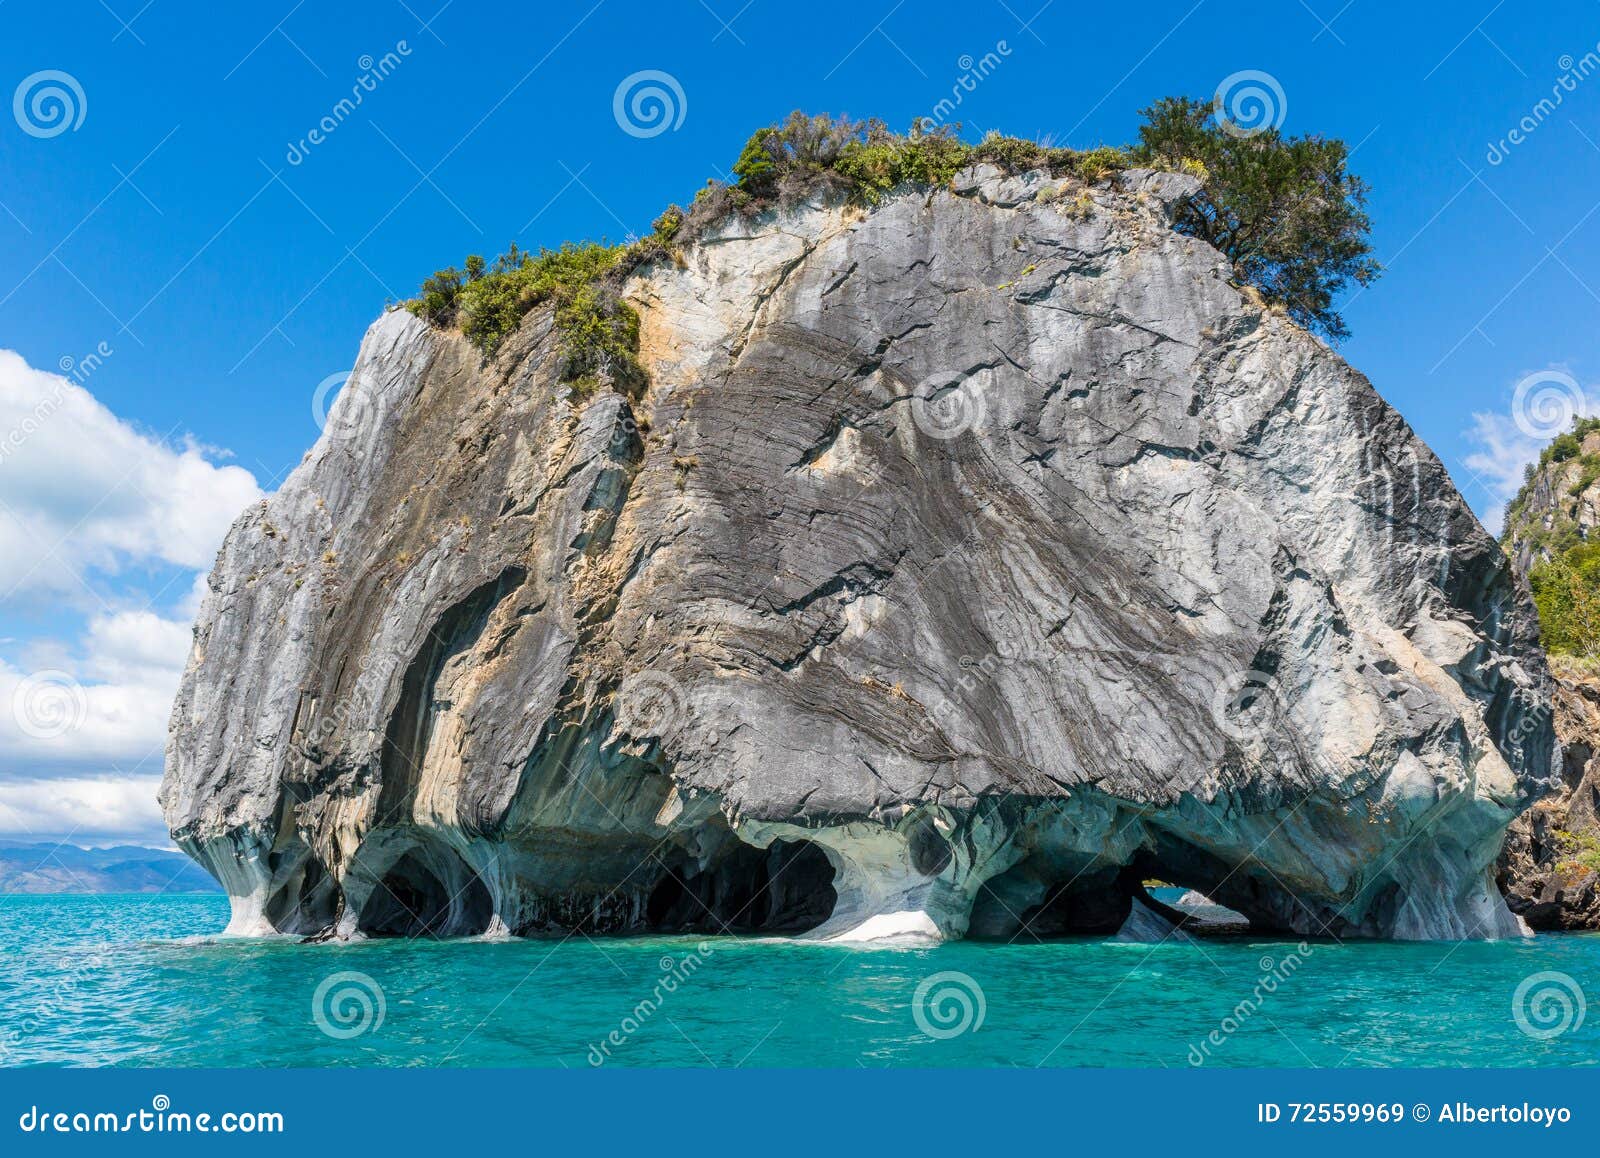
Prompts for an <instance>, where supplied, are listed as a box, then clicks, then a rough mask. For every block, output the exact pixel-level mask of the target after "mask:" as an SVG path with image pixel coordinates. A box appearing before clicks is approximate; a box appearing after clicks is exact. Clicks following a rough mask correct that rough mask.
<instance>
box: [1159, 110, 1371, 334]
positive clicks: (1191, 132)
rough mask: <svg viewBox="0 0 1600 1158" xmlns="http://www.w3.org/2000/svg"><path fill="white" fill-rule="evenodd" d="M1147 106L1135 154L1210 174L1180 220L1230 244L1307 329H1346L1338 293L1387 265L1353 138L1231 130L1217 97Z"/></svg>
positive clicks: (1241, 267) (1248, 271) (1260, 285)
mask: <svg viewBox="0 0 1600 1158" xmlns="http://www.w3.org/2000/svg"><path fill="white" fill-rule="evenodd" d="M1140 115H1141V116H1143V117H1144V124H1143V125H1141V126H1140V128H1139V143H1138V144H1137V145H1135V146H1133V148H1132V149H1130V150H1129V154H1130V156H1131V157H1132V159H1133V160H1134V161H1135V162H1136V163H1138V164H1140V165H1147V166H1151V167H1154V168H1164V169H1172V170H1177V171H1185V172H1191V173H1193V174H1194V175H1195V176H1198V177H1200V179H1201V181H1202V182H1203V184H1204V191H1203V193H1202V195H1201V196H1200V197H1197V198H1195V199H1194V200H1193V202H1191V204H1190V205H1189V207H1188V209H1187V211H1186V212H1185V214H1184V215H1183V217H1182V218H1181V219H1180V220H1179V222H1178V227H1179V228H1180V229H1182V230H1184V231H1185V232H1187V233H1191V234H1193V235H1194V236H1196V237H1200V238H1203V239H1204V240H1206V241H1208V242H1210V243H1211V244H1212V245H1214V246H1216V247H1217V248H1218V249H1220V250H1221V251H1222V252H1223V253H1225V254H1227V255H1228V258H1229V259H1230V260H1231V261H1232V262H1233V265H1234V269H1235V270H1236V271H1237V273H1238V276H1239V277H1240V279H1241V280H1242V281H1245V282H1248V283H1249V284H1250V285H1253V286H1255V287H1256V288H1257V289H1259V290H1260V291H1261V293H1262V295H1263V296H1264V297H1266V299H1267V300H1268V301H1269V302H1274V303H1279V304H1281V305H1283V306H1284V307H1285V308H1286V309H1287V310H1288V312H1289V316H1290V317H1292V318H1294V320H1295V321H1297V322H1299V323H1300V324H1301V325H1303V326H1305V327H1306V328H1307V329H1309V330H1315V331H1318V332H1320V333H1322V334H1324V335H1326V336H1327V337H1329V338H1333V339H1338V338H1343V337H1345V336H1346V335H1347V334H1348V333H1349V331H1348V330H1347V329H1346V327H1345V324H1344V319H1343V318H1342V317H1340V316H1339V313H1338V311H1337V310H1335V309H1334V308H1333V302H1334V299H1335V298H1336V297H1337V296H1338V295H1339V294H1340V293H1341V292H1342V291H1343V290H1344V289H1345V288H1346V287H1347V286H1348V285H1349V284H1350V283H1351V282H1355V283H1357V284H1358V285H1363V286H1364V285H1368V284H1370V283H1371V282H1372V281H1373V280H1374V279H1375V278H1376V277H1377V276H1378V274H1379V273H1380V272H1381V267H1380V266H1379V265H1378V263H1377V262H1376V261H1375V260H1373V257H1372V246H1371V245H1370V244H1369V242H1368V240H1367V234H1368V231H1369V229H1370V228H1371V222H1370V221H1369V220H1368V218H1367V214H1366V210H1365V205H1366V197H1367V185H1366V182H1364V181H1362V180H1361V178H1359V177H1357V176H1356V175H1355V174H1353V173H1351V172H1349V171H1348V170H1347V169H1346V167H1345V166H1346V163H1347V161H1348V160H1349V156H1350V150H1349V148H1348V147H1347V146H1346V145H1345V143H1344V142H1343V141H1340V140H1335V139H1332V138H1327V137H1284V136H1283V135H1282V134H1281V133H1279V132H1278V130H1277V129H1270V128H1269V129H1264V130H1260V131H1256V132H1253V133H1250V134H1242V133H1238V132H1236V131H1230V128H1231V126H1227V125H1224V124H1222V123H1221V122H1219V121H1218V120H1217V117H1216V115H1215V113H1214V112H1213V110H1212V106H1211V105H1210V104H1208V103H1206V102H1203V101H1196V100H1190V99H1188V98H1186V97H1168V98H1166V99H1164V100H1159V101H1157V102H1156V103H1155V104H1153V105H1151V106H1150V107H1149V108H1146V109H1142V110H1140Z"/></svg>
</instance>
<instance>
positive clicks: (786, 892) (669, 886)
mask: <svg viewBox="0 0 1600 1158" xmlns="http://www.w3.org/2000/svg"><path fill="white" fill-rule="evenodd" d="M666 864H667V869H666V872H665V873H664V874H663V875H662V877H661V879H660V880H659V881H658V882H657V883H656V885H655V887H654V889H652V890H651V892H650V896H649V899H648V900H647V901H646V903H645V912H644V919H645V927H646V929H648V930H649V931H650V932H656V933H804V932H807V931H809V930H811V929H815V928H816V927H817V926H818V925H820V924H822V923H823V922H824V921H826V920H827V919H828V917H829V916H831V915H832V913H833V907H834V905H835V903H836V902H837V901H838V899H839V898H838V893H837V892H836V891H835V889H834V887H833V879H834V868H833V864H832V862H830V861H829V860H828V856H827V854H826V853H825V852H823V850H822V848H821V846H819V845H817V844H814V843H812V842H811V841H809V840H797V841H789V840H775V841H773V842H772V844H770V845H769V846H768V847H766V848H756V847H754V846H752V845H747V844H739V845H736V846H735V847H734V848H733V849H732V850H731V851H730V852H729V853H728V854H727V855H725V856H723V857H722V858H721V859H720V860H718V861H717V862H716V863H714V864H712V865H711V866H709V867H707V868H705V869H700V868H698V867H697V866H695V865H694V864H693V863H692V862H690V861H689V860H688V858H687V857H682V856H679V857H677V858H673V859H671V860H668V861H667V862H666Z"/></svg>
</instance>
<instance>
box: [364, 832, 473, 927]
mask: <svg viewBox="0 0 1600 1158" xmlns="http://www.w3.org/2000/svg"><path fill="white" fill-rule="evenodd" d="M441 855H444V856H454V854H453V853H445V854H441ZM457 860H458V861H459V858H457ZM451 867H459V872H457V873H447V874H444V875H443V876H441V874H440V873H439V872H437V871H435V869H434V868H433V867H431V866H430V864H429V859H428V858H425V857H423V856H422V855H421V854H419V853H418V852H416V851H411V852H407V853H406V854H405V855H403V856H401V857H400V858H399V859H398V860H397V861H395V863H394V864H393V866H391V867H390V869H389V871H388V872H387V873H385V874H384V876H383V879H382V881H381V882H380V884H379V886H378V887H377V888H376V889H374V890H373V893H372V895H371V896H370V897H369V898H368V899H367V903H366V904H365V905H364V906H362V910H361V917H360V919H359V920H358V921H357V923H356V927H357V928H358V929H359V930H360V931H361V932H363V933H365V934H367V935H368V936H372V937H424V936H425V937H459V936H472V935H475V934H478V933H482V932H483V931H484V930H485V929H487V928H488V927H489V922H490V920H491V919H492V917H493V915H494V902H493V899H492V898H491V897H490V895H489V890H488V888H487V887H485V885H484V883H483V882H482V881H481V880H479V879H478V876H477V874H475V873H473V872H472V871H471V870H470V869H468V868H467V866H466V864H465V863H459V865H458V866H456V865H452V866H451ZM446 877H450V878H455V879H458V881H459V883H457V884H456V885H455V887H454V888H452V887H451V886H450V884H449V883H448V882H447V880H446V879H445V878H446Z"/></svg>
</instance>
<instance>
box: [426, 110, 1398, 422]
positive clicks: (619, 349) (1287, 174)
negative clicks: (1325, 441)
mask: <svg viewBox="0 0 1600 1158" xmlns="http://www.w3.org/2000/svg"><path fill="white" fill-rule="evenodd" d="M1207 107H1208V106H1204V105H1201V104H1199V103H1198V102H1194V101H1187V100H1181V99H1177V100H1167V101H1160V102H1157V104H1155V105H1153V106H1151V108H1149V109H1146V110H1144V113H1145V116H1146V118H1147V120H1146V123H1145V125H1144V126H1143V127H1142V128H1141V129H1140V134H1139V135H1140V140H1139V143H1138V144H1137V145H1135V146H1133V147H1132V148H1128V149H1120V148H1113V147H1110V146H1102V147H1100V148H1096V149H1090V150H1087V151H1078V150H1073V149H1066V148H1060V147H1057V146H1052V145H1047V144H1043V143H1039V142H1035V141H1028V140H1022V139H1019V138H1016V137H1003V136H1000V135H999V134H990V135H989V136H986V137H985V138H983V140H981V141H979V142H978V143H976V144H969V143H967V142H965V141H963V140H961V138H960V136H959V128H960V127H959V126H958V125H948V126H940V127H938V128H933V129H927V130H923V129H919V128H913V129H912V130H911V131H910V132H909V133H906V134H899V133H894V132H891V131H890V130H889V129H888V128H886V127H885V126H884V124H883V123H882V122H881V121H877V120H864V121H854V120H851V119H850V118H848V117H831V116H826V115H822V116H808V115H807V114H805V113H800V112H795V113H791V114H790V116H789V117H788V119H787V120H785V121H783V122H782V123H781V124H777V125H772V126H769V127H767V128H764V129H759V130H757V132H756V133H755V134H754V135H753V136H751V137H750V139H749V140H748V141H746V142H745V145H744V148H743V149H742V150H741V151H740V153H739V156H738V159H737V160H736V161H735V162H734V166H733V176H734V178H735V180H734V182H733V183H732V184H725V183H722V182H717V181H711V182H708V183H707V184H706V186H705V188H703V189H701V190H700V192H699V193H698V194H696V196H695V198H694V201H693V202H692V203H691V204H690V206H689V207H688V208H687V209H684V208H681V207H680V206H677V205H674V206H671V207H670V208H669V209H667V211H666V212H665V213H663V214H662V215H661V216H660V217H659V218H657V219H656V221H655V222H654V226H653V231H652V232H651V234H650V235H649V236H647V237H645V238H643V239H641V240H639V241H635V242H633V243H631V244H629V245H615V246H608V245H603V244H595V243H592V242H586V243H583V244H570V243H569V244H566V245H563V246H562V247H561V248H559V249H546V250H541V251H540V252H539V253H537V254H534V253H529V252H525V251H522V250H519V249H518V248H517V247H516V246H515V245H513V246H512V247H511V248H510V250H509V251H507V252H506V253H504V254H502V255H501V256H500V257H498V258H497V259H495V261H494V262H493V263H490V262H487V261H485V260H484V258H482V257H480V256H478V255H476V254H474V255H473V256H471V257H468V258H467V260H466V262H465V264H464V265H463V266H462V267H461V268H454V267H452V268H449V269H442V270H439V271H437V272H436V273H434V275H433V276H432V277H430V278H428V279H427V281H425V282H424V283H423V285H422V289H421V292H420V293H419V295H418V296H417V297H416V298H415V299H413V300H412V301H410V302H407V303H406V305H407V308H409V309H410V310H411V311H412V312H413V313H415V314H417V315H418V316H420V317H422V318H425V319H427V320H428V321H429V322H431V323H432V324H434V325H437V326H442V327H459V328H460V330H461V332H462V333H463V334H464V335H465V336H466V337H467V338H468V339H470V340H471V341H472V342H473V343H474V344H475V345H476V346H477V347H478V348H479V349H480V350H482V351H483V352H484V354H485V355H486V356H493V354H494V353H495V352H496V350H498V349H499V347H500V345H501V344H502V343H503V342H504V341H505V340H506V338H507V337H509V336H510V335H511V334H512V333H513V332H514V331H515V330H516V328H517V327H518V325H520V323H521V321H522V318H523V317H524V316H525V315H526V314H527V313H528V311H530V310H532V309H534V308H535V307H537V306H539V305H541V304H549V305H550V306H551V307H552V312H553V321H554V325H555V327H556V329H557V331H558V332H559V334H560V335H561V342H562V353H563V366H562V371H561V377H562V380H563V381H566V382H570V383H572V384H574V386H575V387H577V388H578V389H580V390H587V389H592V388H594V387H596V386H598V385H600V384H608V385H612V386H615V387H618V388H620V389H623V390H625V391H627V392H630V393H631V392H635V391H637V390H638V389H641V388H642V386H643V384H644V374H643V371H642V369H641V367H640V366H639V364H638V361H637V354H638V344H639V319H638V317H637V316H636V315H635V314H634V312H633V310H631V309H630V308H629V307H628V306H627V304H626V303H624V302H623V301H622V299H621V293H620V291H621V287H622V284H623V282H624V280H625V279H626V277H627V275H628V274H629V273H630V272H632V271H633V270H634V269H635V268H636V267H638V266H639V265H640V264H641V263H643V262H645V261H649V260H652V259H654V258H658V257H673V256H675V254H676V253H677V251H678V249H679V248H680V247H682V246H684V245H686V244H689V243H692V242H693V241H694V239H695V238H696V237H698V236H700V234H701V233H703V232H704V231H705V230H706V229H707V228H708V227H710V226H712V225H714V224H716V223H718V222H720V221H722V220H724V219H725V218H726V217H727V216H728V215H729V214H732V213H744V214H751V213H756V212H759V211H761V210H763V209H766V208H770V207H771V206H773V205H775V204H778V203H780V202H782V201H785V200H792V199H796V198H798V197H800V196H804V195H809V194H813V193H817V192H823V193H833V194H835V195H838V196H840V197H843V198H845V199H848V200H851V201H854V202H856V203H857V204H861V205H872V204H875V203H876V202H878V201H880V200H881V199H882V198H883V197H884V196H885V195H886V194H887V193H889V192H890V191H891V190H894V189H898V188H916V187H921V188H936V187H939V186H943V185H948V184H949V183H950V182H951V180H952V179H953V178H954V177H955V175H956V174H957V173H958V172H960V171H961V170H962V169H963V168H965V167H967V166H969V165H972V164H976V163H979V162H987V163H990V164H993V165H996V166H998V167H999V168H1001V169H1002V170H1005V171H1007V172H1012V173H1017V172H1023V171H1027V170H1033V169H1039V170H1043V171H1045V172H1046V173H1047V174H1049V175H1050V176H1051V177H1052V178H1060V179H1064V180H1066V181H1067V182H1068V184H1066V185H1063V186H1061V187H1059V188H1050V189H1047V190H1045V191H1044V192H1043V193H1041V196H1043V197H1045V198H1046V199H1055V198H1058V197H1062V195H1063V193H1064V192H1070V191H1071V190H1072V189H1073V188H1074V185H1075V186H1076V193H1075V194H1073V195H1071V196H1070V197H1068V198H1066V199H1064V200H1062V201H1061V202H1060V206H1061V211H1062V212H1063V213H1064V214H1066V215H1068V216H1072V217H1080V218H1081V217H1086V216H1088V214H1089V213H1090V212H1092V211H1093V209H1094V201H1093V199H1092V198H1091V197H1090V196H1089V194H1088V191H1087V190H1088V186H1091V185H1094V184H1096V183H1098V182H1100V181H1103V180H1105V179H1106V178H1108V177H1110V176H1112V175H1113V174H1115V173H1116V172H1117V171H1119V170H1121V169H1125V168H1128V167H1129V166H1130V165H1133V164H1139V165H1146V166H1153V167H1166V168H1171V169H1174V170H1178V171H1181V172H1185V173H1190V174H1192V175H1194V176H1196V177H1198V178H1199V179H1200V180H1201V181H1202V182H1203V185H1204V188H1203V191H1202V193H1201V194H1200V195H1199V196H1197V197H1196V198H1195V199H1194V203H1193V205H1192V206H1191V207H1190V209H1189V210H1188V211H1187V212H1186V213H1185V215H1184V217H1183V219H1182V221H1180V228H1183V229H1185V230H1186V231H1187V232H1191V233H1194V234H1195V235H1197V236H1201V237H1204V238H1205V239H1206V240H1207V241H1210V242H1211V243H1212V244H1214V245H1217V246H1218V248H1220V249H1222V250H1223V251H1224V252H1225V253H1227V254H1228V256H1229V257H1230V258H1232V259H1233V261H1234V264H1235V268H1236V270H1237V271H1238V274H1239V276H1240V278H1241V279H1242V280H1244V281H1248V282H1250V283H1251V284H1254V285H1256V286H1257V287H1258V288H1259V289H1260V290H1261V292H1262V293H1263V294H1264V295H1265V296H1266V298H1267V299H1268V300H1269V301H1273V302H1281V303H1282V304H1283V305H1284V306H1285V307H1286V308H1287V310H1288V312H1289V313H1290V314H1291V315H1292V316H1293V317H1295V318H1296V319H1297V320H1299V321H1300V322H1302V323H1303V324H1305V325H1307V326H1309V327H1312V328H1315V329H1320V330H1322V331H1323V332H1324V333H1326V334H1328V335H1330V336H1333V337H1338V336H1342V335H1343V333H1344V325H1343V322H1342V321H1341V320H1340V318H1339V316H1338V315H1337V314H1336V313H1334V312H1333V310H1332V308H1331V302H1332V299H1333V296H1334V294H1336V293H1337V292H1338V291H1339V290H1340V289H1341V288H1342V287H1343V286H1344V285H1345V284H1346V282H1348V281H1350V280H1355V281H1357V282H1360V283H1361V284H1366V283H1367V282H1369V281H1370V280H1371V279H1372V278H1373V277H1374V276H1376V274H1377V265H1376V263H1374V262H1372V261H1371V259H1370V256H1369V254H1370V249H1369V248H1368V247H1367V245H1366V227H1367V219H1366V217H1365V215H1364V214H1363V213H1362V212H1361V202H1362V198H1363V196H1364V193H1365V186H1364V185H1363V184H1362V183H1361V182H1360V180H1359V179H1358V178H1356V177H1354V176H1352V175H1350V174H1348V173H1346V172H1345V169H1344V162H1345V157H1346V150H1345V148H1344V146H1343V144H1342V143H1340V142H1337V141H1324V140H1321V139H1318V138H1297V139H1294V140H1284V139H1282V138H1280V137H1279V136H1278V135H1277V134H1276V133H1275V132H1271V133H1267V134H1263V135H1261V136H1259V137H1255V138H1251V139H1248V140H1240V139H1238V138H1234V137H1231V136H1228V135H1227V134H1226V133H1224V132H1223V131H1222V130H1221V129H1220V128H1219V127H1218V126H1217V125H1216V124H1215V123H1213V122H1211V121H1209V120H1207V116H1206V115H1201V114H1202V112H1203V111H1204V110H1205V109H1206V108H1207ZM1207 115H1208V114H1207Z"/></svg>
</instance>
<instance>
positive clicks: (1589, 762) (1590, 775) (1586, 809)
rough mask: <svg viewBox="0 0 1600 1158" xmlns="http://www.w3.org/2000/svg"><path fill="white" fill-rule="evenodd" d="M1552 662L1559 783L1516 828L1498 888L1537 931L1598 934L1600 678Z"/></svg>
mask: <svg viewBox="0 0 1600 1158" xmlns="http://www.w3.org/2000/svg"><path fill="white" fill-rule="evenodd" d="M1552 663H1553V664H1554V665H1555V667H1556V673H1557V679H1556V690H1555V696H1554V698H1553V700H1552V703H1553V705H1554V709H1555V726H1556V739H1557V740H1559V741H1560V743H1561V755H1562V759H1561V781H1560V783H1559V784H1558V785H1557V786H1556V790H1555V791H1554V792H1552V793H1550V795H1548V796H1546V797H1544V798H1543V799H1541V800H1538V801H1535V802H1534V804H1533V807H1531V808H1529V809H1528V810H1527V811H1526V812H1524V813H1523V814H1522V815H1521V816H1519V817H1517V818H1516V819H1515V820H1514V821H1512V822H1511V829H1510V831H1509V833H1508V834H1507V837H1506V845H1505V849H1504V851H1503V852H1502V853H1501V855H1500V873H1499V876H1500V887H1501V890H1502V891H1503V892H1504V893H1505V895H1506V901H1507V903H1508V904H1509V905H1510V907H1511V911H1512V912H1514V913H1515V914H1516V915H1517V916H1519V917H1521V918H1522V919H1523V920H1524V921H1526V922H1527V923H1528V925H1529V926H1530V927H1531V928H1533V929H1537V930H1547V929H1552V930H1554V929H1559V930H1574V929H1600V872H1597V871H1596V870H1595V868H1594V867H1593V866H1594V863H1595V856H1594V852H1595V850H1596V849H1597V848H1600V750H1597V749H1600V679H1596V678H1595V676H1594V675H1593V674H1590V673H1587V672H1583V671H1581V670H1573V668H1572V667H1571V666H1570V665H1569V664H1568V663H1567V662H1565V661H1560V660H1552Z"/></svg>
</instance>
